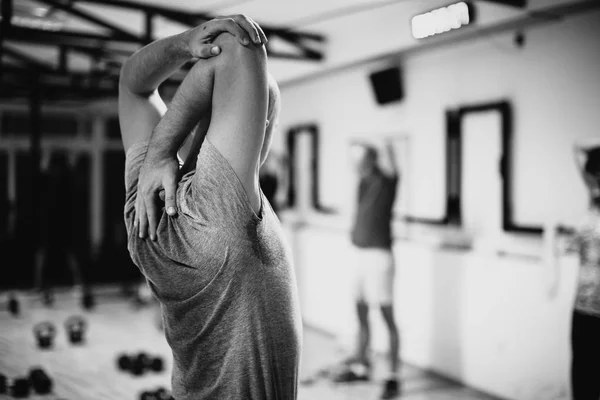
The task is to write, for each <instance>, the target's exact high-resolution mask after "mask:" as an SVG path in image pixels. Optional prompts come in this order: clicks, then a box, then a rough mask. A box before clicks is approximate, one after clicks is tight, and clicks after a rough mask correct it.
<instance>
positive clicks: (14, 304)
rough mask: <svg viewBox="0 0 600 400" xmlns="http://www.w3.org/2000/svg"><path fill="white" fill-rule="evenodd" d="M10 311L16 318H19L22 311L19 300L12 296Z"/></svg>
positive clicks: (9, 303) (9, 300)
mask: <svg viewBox="0 0 600 400" xmlns="http://www.w3.org/2000/svg"><path fill="white" fill-rule="evenodd" d="M8 311H10V313H11V314H12V315H13V316H14V317H16V316H18V315H19V313H20V311H21V306H20V304H19V300H17V298H16V297H15V296H14V295H11V296H10V297H9V299H8Z"/></svg>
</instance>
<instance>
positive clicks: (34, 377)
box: [29, 368, 52, 394]
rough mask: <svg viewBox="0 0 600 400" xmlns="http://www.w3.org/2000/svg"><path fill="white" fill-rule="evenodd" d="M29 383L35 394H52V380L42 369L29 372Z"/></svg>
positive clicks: (33, 369)
mask: <svg viewBox="0 0 600 400" xmlns="http://www.w3.org/2000/svg"><path fill="white" fill-rule="evenodd" d="M29 382H30V383H31V386H32V387H33V390H34V391H35V392H36V393H37V394H49V393H52V379H51V378H50V377H49V376H48V374H46V371H44V370H43V369H42V368H32V369H31V371H30V372H29Z"/></svg>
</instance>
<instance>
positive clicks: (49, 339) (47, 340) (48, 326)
mask: <svg viewBox="0 0 600 400" xmlns="http://www.w3.org/2000/svg"><path fill="white" fill-rule="evenodd" d="M33 334H34V335H35V337H36V339H37V344H38V347H39V348H40V349H49V348H51V347H52V344H53V342H54V336H56V328H55V327H54V325H53V324H52V323H51V322H48V321H45V322H40V323H38V324H36V325H35V326H34V327H33Z"/></svg>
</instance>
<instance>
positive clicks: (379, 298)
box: [353, 247, 396, 305]
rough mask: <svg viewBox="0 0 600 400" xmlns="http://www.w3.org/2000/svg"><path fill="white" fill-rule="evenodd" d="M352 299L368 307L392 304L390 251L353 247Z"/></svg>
mask: <svg viewBox="0 0 600 400" xmlns="http://www.w3.org/2000/svg"><path fill="white" fill-rule="evenodd" d="M355 254H356V262H355V263H354V264H355V265H354V277H353V279H354V290H353V294H354V298H355V300H356V301H357V302H364V303H367V304H370V305H392V304H393V303H394V276H395V272H396V268H395V267H394V256H393V254H392V252H391V250H385V249H361V248H358V247H355Z"/></svg>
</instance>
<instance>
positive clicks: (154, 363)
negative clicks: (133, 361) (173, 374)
mask: <svg viewBox="0 0 600 400" xmlns="http://www.w3.org/2000/svg"><path fill="white" fill-rule="evenodd" d="M148 367H149V368H150V369H151V370H152V371H154V372H162V371H163V369H164V362H163V359H162V358H161V357H154V358H152V360H150V365H149V366H148Z"/></svg>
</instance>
